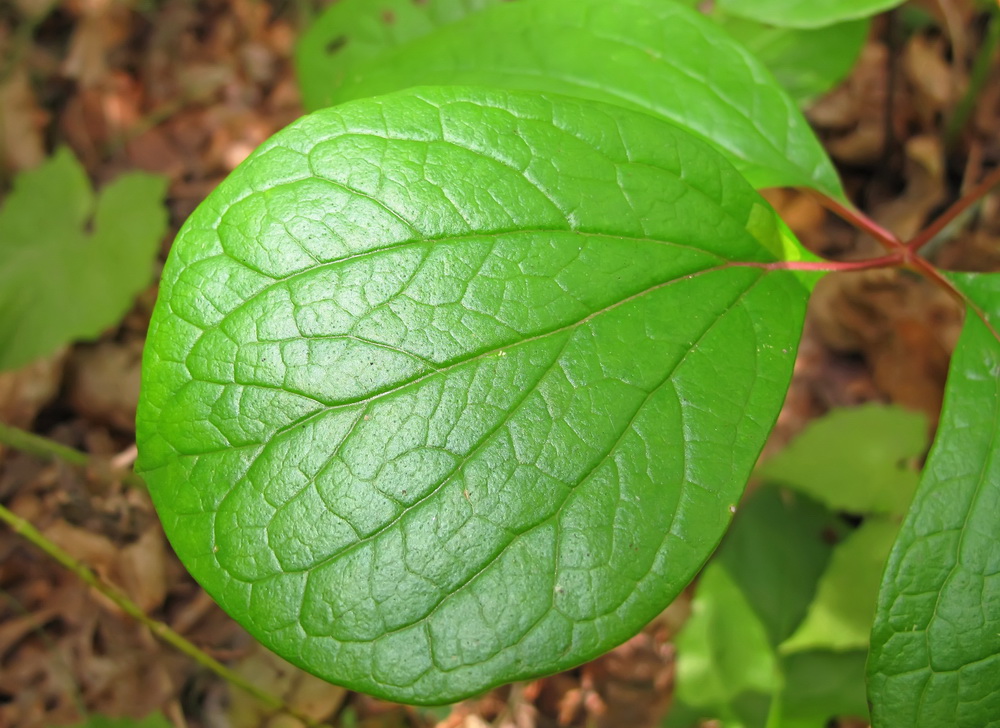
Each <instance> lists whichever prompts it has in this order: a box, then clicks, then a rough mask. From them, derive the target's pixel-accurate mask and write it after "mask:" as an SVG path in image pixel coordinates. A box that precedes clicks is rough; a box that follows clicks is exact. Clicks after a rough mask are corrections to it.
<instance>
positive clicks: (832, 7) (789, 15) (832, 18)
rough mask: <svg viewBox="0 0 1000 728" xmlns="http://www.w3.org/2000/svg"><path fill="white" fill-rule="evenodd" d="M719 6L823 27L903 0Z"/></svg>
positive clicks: (781, 0) (722, 2)
mask: <svg viewBox="0 0 1000 728" xmlns="http://www.w3.org/2000/svg"><path fill="white" fill-rule="evenodd" d="M716 2H717V4H718V7H719V9H720V10H722V11H723V12H725V13H728V14H729V15H736V16H739V17H742V18H747V19H749V20H756V21H759V22H761V23H768V24H770V25H778V26H782V27H786V28H822V27H825V26H828V25H833V24H834V23H840V22H843V21H845V20H858V19H859V18H870V17H871V16H873V15H877V14H878V13H881V12H883V11H885V10H890V9H892V8H894V7H896V6H897V5H902V4H903V0H716Z"/></svg>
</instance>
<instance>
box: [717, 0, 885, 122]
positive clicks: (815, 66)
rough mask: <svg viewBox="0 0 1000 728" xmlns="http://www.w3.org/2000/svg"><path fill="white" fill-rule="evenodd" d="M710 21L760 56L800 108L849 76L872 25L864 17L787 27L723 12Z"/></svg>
mask: <svg viewBox="0 0 1000 728" xmlns="http://www.w3.org/2000/svg"><path fill="white" fill-rule="evenodd" d="M710 17H712V18H713V19H714V20H715V21H716V22H717V23H718V24H719V25H720V26H721V27H722V28H723V30H725V31H726V32H727V33H729V34H730V35H731V36H732V37H733V38H735V39H736V40H738V41H739V42H740V43H742V44H743V45H745V46H746V47H747V49H748V50H750V52H751V53H753V54H754V55H755V56H756V57H757V58H759V59H760V61H761V62H762V63H763V64H764V65H765V66H767V68H768V70H769V71H771V73H773V74H774V77H775V79H777V81H778V83H779V84H781V86H782V88H784V89H785V91H787V92H788V95H789V96H791V97H792V98H793V99H794V100H795V102H796V103H797V104H798V105H799V106H800V107H804V106H807V105H808V104H809V102H811V101H813V100H814V99H816V98H817V97H819V96H821V95H822V94H824V93H826V92H827V91H829V90H830V89H831V88H833V87H834V86H835V85H836V84H837V83H838V82H839V81H840V80H841V79H843V78H845V77H846V76H847V74H848V73H849V72H850V70H851V69H852V68H853V67H854V64H855V62H857V60H858V56H859V55H860V54H861V49H862V48H863V47H864V44H865V40H866V39H867V37H868V30H869V27H870V25H871V23H870V22H869V21H868V20H866V19H862V20H850V21H847V22H843V23H836V24H834V25H828V26H826V27H823V28H815V29H813V28H787V27H782V26H778V25H766V24H763V23H758V22H756V21H753V20H746V19H745V18H739V17H735V16H727V15H720V14H719V13H716V14H714V15H712V16H710Z"/></svg>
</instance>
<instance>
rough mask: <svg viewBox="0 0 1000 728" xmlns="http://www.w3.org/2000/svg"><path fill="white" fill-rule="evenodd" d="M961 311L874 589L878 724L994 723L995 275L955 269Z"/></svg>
mask: <svg viewBox="0 0 1000 728" xmlns="http://www.w3.org/2000/svg"><path fill="white" fill-rule="evenodd" d="M952 281H953V282H954V283H955V284H956V285H957V286H958V287H959V288H960V289H961V290H962V291H963V292H964V293H965V294H966V295H967V296H969V297H970V299H971V300H972V301H973V303H974V304H975V305H976V306H977V307H979V308H981V309H982V310H983V311H984V312H985V314H986V316H987V318H988V320H989V324H990V325H989V326H988V325H987V324H985V323H984V322H983V321H982V320H981V319H980V318H979V316H977V315H976V313H975V312H974V311H972V310H969V311H968V312H967V314H966V322H965V325H964V327H963V330H962V335H961V338H960V339H959V342H958V346H957V347H956V349H955V353H954V356H953V358H952V363H951V368H950V371H949V374H948V384H947V388H946V392H945V403H944V408H943V411H942V413H941V424H940V428H939V432H938V436H937V438H936V440H935V443H934V447H933V448H932V450H931V454H930V456H929V458H928V461H927V465H926V466H925V469H924V474H923V477H922V479H921V482H920V486H919V488H918V490H917V494H916V497H915V498H914V502H913V508H912V510H911V512H910V514H909V516H908V517H907V518H906V520H905V521H904V523H903V527H902V530H901V531H900V534H899V538H898V540H897V542H896V544H895V546H894V547H893V550H892V554H891V555H890V558H889V564H888V566H887V568H886V573H885V578H884V580H883V582H882V587H881V591H880V592H879V600H878V611H877V613H876V618H875V625H874V628H873V630H872V652H871V657H870V660H869V664H868V673H869V698H870V700H871V702H872V717H873V719H874V725H875V726H876V727H877V728H893V727H894V726H900V727H902V726H906V727H907V728H923V727H927V728H930V727H931V726H943V725H947V726H955V727H956V728H972V727H973V726H975V728H989V727H993V726H998V725H1000V539H998V537H997V534H1000V340H998V338H997V327H998V326H1000V275H996V274H991V275H982V274H980V275H974V274H968V275H957V274H956V275H953V276H952Z"/></svg>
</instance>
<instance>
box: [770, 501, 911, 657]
mask: <svg viewBox="0 0 1000 728" xmlns="http://www.w3.org/2000/svg"><path fill="white" fill-rule="evenodd" d="M898 531H899V524H898V523H896V522H895V521H891V520H888V519H884V518H870V519H867V520H866V521H865V522H864V523H862V524H861V526H859V527H858V529H857V530H855V531H854V532H853V533H851V534H850V535H849V536H848V537H847V538H846V539H844V541H843V542H842V543H840V544H838V545H837V548H836V549H834V552H833V556H832V558H831V559H830V564H829V566H828V567H827V569H826V572H825V573H824V574H823V577H822V578H821V579H820V582H819V588H818V589H817V590H816V598H815V599H814V600H813V602H812V604H810V605H809V611H808V613H807V614H806V618H805V620H804V621H803V622H802V624H801V625H799V628H798V629H797V630H796V631H795V634H793V635H792V636H791V637H789V638H788V639H787V640H785V642H784V643H782V645H781V651H782V653H785V654H789V653H793V652H802V651H804V650H816V649H831V650H851V649H866V648H867V647H868V634H869V632H870V630H871V623H872V617H873V616H874V615H875V598H876V595H877V594H878V585H879V582H880V581H881V578H882V570H883V569H884V568H885V560H886V557H887V556H888V555H889V549H891V548H892V543H893V540H894V539H895V538H896V533H897V532H898Z"/></svg>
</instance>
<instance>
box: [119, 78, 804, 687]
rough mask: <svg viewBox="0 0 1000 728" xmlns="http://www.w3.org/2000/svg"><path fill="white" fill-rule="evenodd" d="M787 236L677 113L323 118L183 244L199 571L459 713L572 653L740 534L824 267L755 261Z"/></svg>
mask: <svg viewBox="0 0 1000 728" xmlns="http://www.w3.org/2000/svg"><path fill="white" fill-rule="evenodd" d="M783 254H788V255H791V256H805V255H807V253H806V252H805V251H804V249H802V248H801V247H800V246H799V245H798V243H796V242H795V241H794V240H793V239H792V238H791V237H790V234H789V233H788V232H787V230H786V229H785V228H784V227H783V226H782V225H780V223H779V221H778V219H777V217H776V215H775V214H774V212H773V210H771V209H770V208H769V207H768V206H766V204H765V203H764V202H763V201H762V199H761V198H760V197H759V196H758V195H757V194H756V193H755V192H754V191H753V190H752V189H751V188H750V186H749V185H748V184H746V182H745V181H744V180H743V179H742V178H741V177H740V176H739V174H738V173H737V172H736V171H735V170H733V169H732V168H731V167H730V165H729V164H728V163H727V162H726V161H725V160H724V159H723V158H722V157H721V156H719V155H718V154H717V153H716V152H715V151H714V150H713V149H712V148H710V147H708V146H707V145H705V144H703V143H702V142H700V141H698V140H697V139H695V138H693V137H691V136H690V135H689V134H687V133H685V132H683V131H682V130H680V129H678V128H677V127H675V126H673V125H671V124H668V123H665V122H663V121H661V120H659V119H657V118H655V117H652V116H648V115H645V114H640V113H635V112H631V111H628V110H625V109H622V108H620V107H616V106H610V105H601V104H596V103H593V102H582V101H577V100H574V99H570V98H566V97H558V96H546V95H539V94H530V93H523V92H518V93H515V92H503V91H494V90H487V89H454V88H452V89H446V88H438V89H423V90H420V89H417V90H411V91H408V92H403V93H400V94H397V95H393V96H389V97H385V98H381V99H371V100H364V101H359V102H354V103H350V104H345V105H343V106H340V107H334V108H332V109H327V110H324V111H321V112H318V113H316V114H313V115H311V116H308V117H305V118H304V119H302V120H300V121H298V122H296V123H295V124H293V125H291V126H290V127H289V128H287V129H286V130H284V131H282V132H281V133H279V134H278V135H276V136H275V137H274V138H273V139H272V140H270V141H269V142H267V143H265V144H264V145H263V146H262V147H261V148H260V149H258V150H257V151H256V152H255V153H254V154H253V155H251V157H250V158H249V159H248V160H247V161H246V162H245V163H244V164H243V165H241V167H240V168H239V169H238V170H237V171H236V172H235V173H234V174H233V175H232V176H230V177H229V178H228V179H227V180H226V181H225V182H223V184H222V185H220V187H219V188H218V189H217V190H216V191H215V192H214V193H213V194H212V195H210V196H209V198H208V199H207V200H206V201H205V203H204V204H203V205H202V206H201V207H199V208H198V210H197V211H196V212H195V213H194V214H193V215H192V217H191V218H190V219H189V221H188V223H187V224H186V225H185V227H184V229H183V230H182V231H181V233H180V234H179V236H178V238H177V241H176V243H175V245H174V248H173V251H172V253H171V257H170V259H169V260H168V262H167V266H166V269H165V271H164V276H163V282H162V285H161V289H160V300H159V302H158V303H157V308H156V310H155V312H154V316H153V321H152V323H151V327H150V334H149V340H148V343H147V349H146V356H145V360H144V371H143V396H142V400H141V402H140V413H139V418H138V439H139V447H140V468H141V470H142V471H143V472H144V474H145V477H146V479H147V482H148V483H149V487H150V491H151V493H152V495H153V498H154V501H155V502H156V505H157V508H158V510H159V512H160V514H161V517H162V520H163V523H164V527H165V529H166V531H167V534H168V535H169V537H170V539H171V541H172V543H173V545H174V547H175V549H176V551H177V553H178V554H179V555H180V557H181V559H182V560H183V561H184V562H185V564H186V565H187V567H188V568H189V569H190V570H191V571H192V573H193V574H194V575H195V576H196V578H198V580H199V581H201V582H202V584H204V585H205V587H206V588H207V589H208V591H209V592H210V593H211V594H212V595H213V596H214V597H215V598H216V599H217V600H218V601H219V602H220V604H222V606H223V607H224V608H225V609H226V610H227V611H229V612H230V613H231V614H232V615H234V616H235V617H236V618H237V619H238V620H240V621H241V622H242V623H244V624H245V625H246V626H247V628H248V629H250V631H251V632H253V633H254V634H255V635H256V636H257V637H258V638H259V639H260V640H261V641H262V642H264V644H265V645H267V646H268V647H270V648H271V649H273V650H274V651H276V652H278V653H279V654H281V655H282V656H284V657H285V658H286V659H289V660H291V661H292V662H294V663H296V664H298V665H299V666H301V667H304V668H305V669H307V670H310V671H312V672H314V673H316V674H318V675H320V676H321V677H324V678H326V679H328V680H330V681H332V682H335V683H339V684H343V685H346V686H348V687H351V688H354V689H358V690H363V691H366V692H371V693H374V694H377V695H381V696H385V697H388V698H391V699H394V700H399V701H409V702H417V703H428V704H433V703H444V702H451V701H456V700H458V699H460V698H463V697H465V696H468V695H471V694H474V693H478V692H480V691H482V690H485V689H487V688H489V687H491V686H493V685H496V684H499V683H502V682H506V681H512V680H517V679H523V678H529V677H532V676H536V675H539V674H544V673H548V672H553V671H556V670H559V669H563V668H567V667H570V666H572V665H576V664H579V663H581V662H583V661H585V660H587V659H589V658H591V657H593V656H594V655H597V654H599V653H601V652H603V651H605V650H607V649H609V648H610V647H612V646H614V645H616V644H618V643H620V642H622V641H624V640H625V639H627V638H628V637H630V636H631V635H633V634H635V633H636V632H637V631H638V630H639V629H640V628H641V627H642V626H643V625H644V624H645V623H646V622H647V621H648V620H649V619H651V618H652V617H654V616H655V615H656V614H657V613H659V612H660V611H661V610H662V609H663V608H664V607H665V606H666V604H668V603H669V602H670V600H671V599H672V598H673V597H674V596H676V594H677V593H678V592H679V591H680V590H681V589H682V588H683V587H684V586H685V585H686V584H687V583H688V582H689V581H690V580H691V578H692V577H693V576H694V575H695V573H696V572H697V571H698V569H699V568H700V566H701V564H702V563H703V562H704V561H705V559H706V558H707V557H708V555H709V554H710V553H711V551H712V549H713V548H714V547H715V546H716V544H717V543H718V541H719V539H720V537H721V535H722V532H723V530H724V529H725V527H726V526H727V525H728V522H729V519H730V508H731V507H733V505H734V504H735V503H737V502H738V500H739V497H740V493H741V492H742V490H743V487H744V485H745V483H746V480H747V477H748V475H749V473H750V471H751V469H752V466H753V462H754V460H755V458H756V457H757V455H758V453H759V451H760V449H761V447H762V445H763V442H764V439H765V437H766V435H767V432H768V430H769V429H770V427H771V426H772V424H773V422H774V420H775V418H776V416H777V412H778V409H779V408H780V405H781V401H782V399H783V397H784V393H785V390H786V388H787V386H788V380H789V377H790V372H791V367H792V362H793V360H794V356H795V348H796V345H797V340H798V336H799V331H800V329H801V322H802V317H803V315H804V308H805V302H806V299H807V297H808V293H809V290H808V285H809V284H810V283H811V282H812V281H813V280H814V278H815V276H812V275H811V274H810V276H803V275H801V274H795V273H791V272H788V271H781V270H767V269H763V268H760V267H754V265H755V264H756V265H757V266H759V265H760V264H761V263H764V262H766V261H775V260H776V259H777V257H778V256H779V255H783ZM745 261H753V262H756V263H750V264H749V266H747V265H746V264H745ZM719 382H725V386H724V387H720V386H718V384H719Z"/></svg>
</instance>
